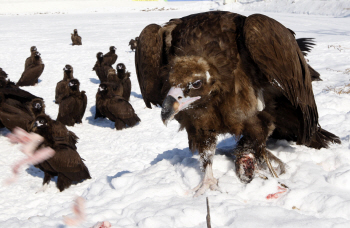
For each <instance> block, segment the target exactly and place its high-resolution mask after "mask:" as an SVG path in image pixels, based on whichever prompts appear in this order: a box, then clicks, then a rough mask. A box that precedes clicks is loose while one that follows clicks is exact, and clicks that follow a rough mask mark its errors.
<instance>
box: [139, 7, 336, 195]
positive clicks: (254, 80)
mask: <svg viewBox="0 0 350 228" xmlns="http://www.w3.org/2000/svg"><path fill="white" fill-rule="evenodd" d="M135 65H136V72H137V77H138V80H139V84H140V88H141V92H142V96H143V99H144V101H145V103H146V105H147V106H148V107H150V104H151V103H154V104H158V105H162V111H161V118H162V120H163V122H164V123H165V124H167V122H168V121H170V120H172V119H173V118H175V119H176V120H177V121H178V122H179V123H180V130H183V129H185V130H186V131H187V134H188V142H189V148H190V150H191V151H198V152H199V155H200V163H201V166H202V168H203V171H205V175H204V178H203V180H202V181H201V183H200V184H199V185H198V186H197V187H196V188H195V189H194V191H196V194H195V195H196V196H198V195H200V194H203V193H204V192H205V191H206V190H207V189H212V190H215V189H219V187H218V181H217V179H215V178H214V176H213V171H212V163H213V156H214V154H215V148H216V144H217V136H218V135H219V134H225V133H229V134H232V135H235V136H236V138H239V139H240V140H239V141H238V143H237V146H236V148H235V151H234V153H235V156H236V161H235V163H236V173H237V176H238V177H239V179H240V180H241V181H242V182H244V183H248V182H250V181H251V180H252V178H253V177H254V173H255V172H254V170H255V168H256V167H261V166H266V165H267V166H268V167H269V169H270V172H271V173H272V174H273V175H274V176H277V173H276V172H275V170H274V169H273V168H272V166H271V164H270V161H269V160H270V159H273V160H275V161H276V162H277V163H279V165H280V166H283V163H282V162H281V161H280V160H279V159H277V158H276V157H274V156H273V155H272V154H271V153H270V152H269V151H268V150H267V149H266V140H267V139H268V138H269V137H273V138H277V139H286V140H293V141H296V142H297V144H298V145H306V146H309V147H312V148H317V149H320V148H323V147H327V146H328V144H329V143H330V142H336V143H340V140H339V138H338V137H337V136H335V135H333V134H332V133H330V132H328V131H326V130H324V129H322V128H321V127H320V126H319V123H318V113H317V107H316V103H315V99H314V95H313V91H312V85H311V77H310V71H309V69H308V65H307V63H306V61H305V59H304V55H303V53H302V52H301V50H300V48H299V47H298V44H297V42H296V40H295V38H294V34H293V32H292V31H291V30H289V29H287V28H286V27H284V26H283V25H282V24H280V23H279V22H277V21H276V20H274V19H272V18H269V17H267V16H265V15H261V14H253V15H251V16H249V17H245V16H242V15H239V14H235V13H231V12H222V11H212V12H205V13H199V14H193V15H189V16H186V17H183V18H180V19H172V20H170V21H169V22H168V23H167V24H166V25H164V26H163V27H161V26H159V25H156V24H150V25H148V26H146V27H145V28H144V29H143V31H142V32H141V34H140V36H139V40H138V44H137V50H136V56H135ZM169 89H170V90H169ZM166 94H167V96H166ZM165 96H166V98H165V99H164V97H165ZM281 169H282V168H281ZM282 170H283V169H282Z"/></svg>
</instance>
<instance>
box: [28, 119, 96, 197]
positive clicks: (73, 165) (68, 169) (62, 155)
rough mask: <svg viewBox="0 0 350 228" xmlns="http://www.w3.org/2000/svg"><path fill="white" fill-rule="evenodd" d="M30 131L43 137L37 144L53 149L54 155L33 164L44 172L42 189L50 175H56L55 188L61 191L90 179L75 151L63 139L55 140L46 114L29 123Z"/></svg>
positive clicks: (52, 127)
mask: <svg viewBox="0 0 350 228" xmlns="http://www.w3.org/2000/svg"><path fill="white" fill-rule="evenodd" d="M31 131H32V132H34V133H37V134H39V135H41V136H42V137H44V142H43V143H42V144H41V145H40V146H39V148H41V147H51V148H52V149H54V150H55V152H56V153H55V155H54V156H53V157H51V158H49V159H47V160H45V161H44V162H42V163H40V164H37V165H35V167H37V168H39V169H41V170H42V171H43V172H44V173H45V176H44V180H43V185H44V189H45V188H46V186H47V185H48V184H49V182H50V180H51V178H52V177H54V176H57V188H58V189H59V190H60V191H61V192H62V191H63V190H64V189H66V188H68V187H69V186H71V184H72V183H73V182H74V181H76V182H80V181H83V180H85V179H90V178H91V177H90V173H89V170H88V168H87V167H86V165H85V164H84V162H83V159H82V158H81V157H80V155H79V154H78V152H77V151H76V147H72V146H71V145H70V144H69V142H67V141H65V140H56V139H55V137H54V136H55V135H57V133H55V131H56V129H55V127H54V123H53V120H52V119H51V118H50V117H49V116H47V115H39V116H37V117H36V119H35V121H33V122H32V124H31Z"/></svg>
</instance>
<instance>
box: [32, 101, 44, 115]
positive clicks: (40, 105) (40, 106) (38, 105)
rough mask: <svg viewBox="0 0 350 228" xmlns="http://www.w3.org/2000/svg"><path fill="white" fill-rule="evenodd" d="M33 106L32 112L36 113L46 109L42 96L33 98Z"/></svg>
mask: <svg viewBox="0 0 350 228" xmlns="http://www.w3.org/2000/svg"><path fill="white" fill-rule="evenodd" d="M31 106H32V107H31V109H32V112H33V113H34V114H36V115H37V114H39V113H42V112H44V111H45V104H44V101H43V100H42V99H40V98H35V99H33V100H32V105H31Z"/></svg>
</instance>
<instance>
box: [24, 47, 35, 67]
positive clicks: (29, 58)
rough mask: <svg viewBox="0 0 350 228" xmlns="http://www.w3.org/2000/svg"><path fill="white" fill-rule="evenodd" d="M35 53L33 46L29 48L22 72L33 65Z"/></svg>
mask: <svg viewBox="0 0 350 228" xmlns="http://www.w3.org/2000/svg"><path fill="white" fill-rule="evenodd" d="M36 51H37V49H36V47H35V46H32V47H30V56H29V57H28V58H27V59H26V61H25V63H24V70H26V69H27V68H28V67H29V66H30V64H32V63H33V58H34V55H35V52H36Z"/></svg>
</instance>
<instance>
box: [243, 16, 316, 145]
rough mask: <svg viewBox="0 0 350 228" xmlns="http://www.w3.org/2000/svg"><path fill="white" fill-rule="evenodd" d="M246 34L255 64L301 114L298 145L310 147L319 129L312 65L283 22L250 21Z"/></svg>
mask: <svg viewBox="0 0 350 228" xmlns="http://www.w3.org/2000/svg"><path fill="white" fill-rule="evenodd" d="M243 34H244V41H245V44H246V47H247V48H248V50H249V52H250V55H251V57H252V59H253V60H254V62H255V63H256V64H257V65H258V67H259V68H260V70H261V71H262V72H263V74H264V75H265V76H266V77H267V79H268V80H269V82H270V83H271V84H272V85H273V86H274V87H276V88H277V89H279V90H280V91H281V92H282V93H283V95H284V96H286V98H287V99H288V100H289V101H290V102H291V103H292V105H293V106H294V107H295V108H296V109H297V110H298V111H300V114H301V115H300V118H299V121H300V124H301V127H300V136H301V137H300V138H298V143H299V144H308V143H309V142H310V138H311V136H312V135H313V134H314V132H315V131H316V129H317V124H318V113H317V107H316V103H315V99H314V95H313V91H312V85H311V77H310V72H309V70H308V65H307V64H306V61H305V59H304V56H303V53H302V52H301V50H300V48H299V47H298V44H297V42H296V40H295V38H294V36H293V34H292V33H291V32H290V31H289V30H288V29H287V28H285V27H284V26H283V25H282V24H280V23H279V22H277V21H275V20H273V19H271V18H269V17H267V16H264V15H260V14H254V15H252V16H249V17H248V18H247V19H246V21H245V24H244V28H243Z"/></svg>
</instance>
